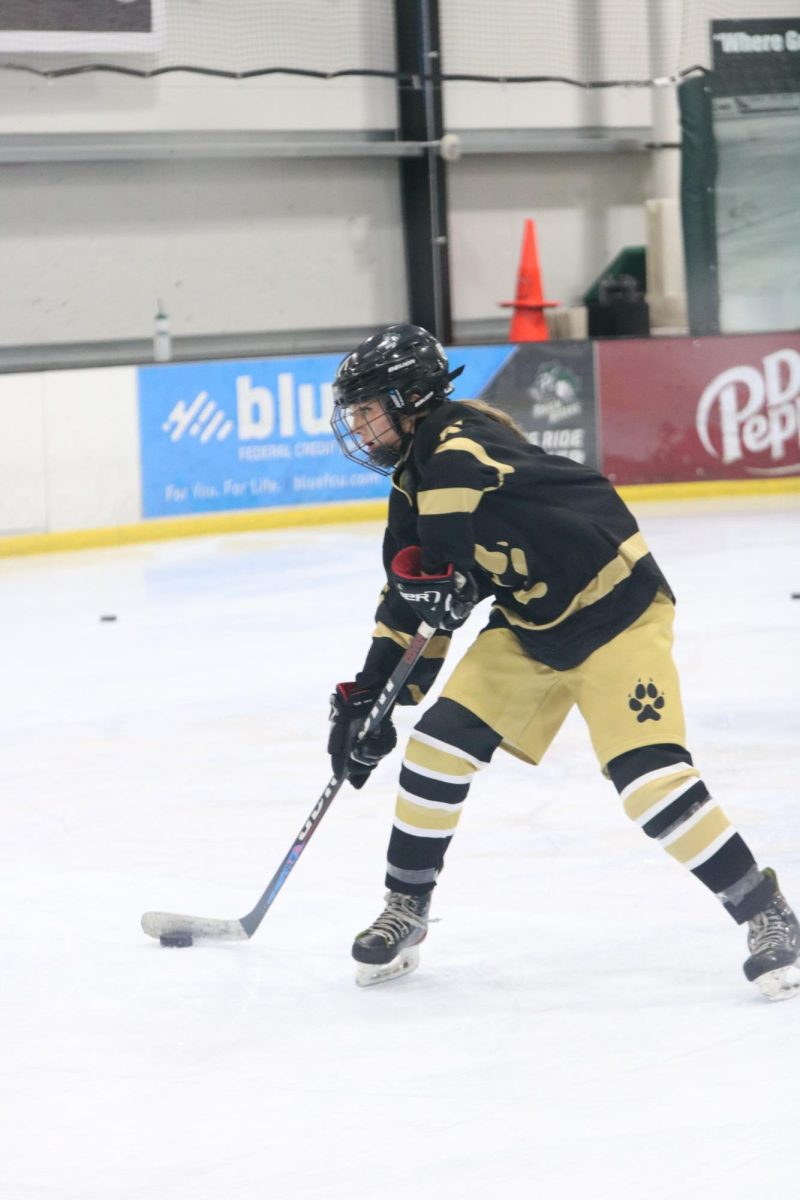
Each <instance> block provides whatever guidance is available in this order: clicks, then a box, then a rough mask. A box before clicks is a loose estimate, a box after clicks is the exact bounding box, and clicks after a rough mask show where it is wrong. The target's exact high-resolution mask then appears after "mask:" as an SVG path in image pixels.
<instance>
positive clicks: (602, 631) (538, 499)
mask: <svg viewBox="0 0 800 1200" xmlns="http://www.w3.org/2000/svg"><path fill="white" fill-rule="evenodd" d="M392 482H393V487H392V493H391V497H390V500H389V520H388V526H387V530H386V534H385V538H384V548H383V556H384V565H385V567H386V569H387V573H388V568H389V564H390V563H391V560H392V558H393V557H394V555H395V554H396V553H397V551H398V550H401V549H402V548H403V547H404V546H409V545H419V546H420V547H421V549H422V561H423V566H424V568H425V569H426V570H428V571H435V570H438V569H440V568H441V567H443V566H444V565H445V564H447V563H451V562H452V563H453V564H454V565H455V567H456V568H457V569H458V570H461V571H470V572H472V574H473V576H474V578H475V580H476V582H477V584H478V589H479V594H480V596H481V598H485V597H487V596H492V597H494V601H493V604H492V608H491V614H490V617H489V627H497V626H505V627H507V628H508V629H510V630H511V631H512V632H513V633H514V634H515V636H516V637H517V638H518V640H519V641H520V643H521V645H522V646H523V647H524V649H525V650H526V652H527V653H528V654H530V655H531V656H532V657H533V658H535V659H537V660H539V661H540V662H542V663H545V664H546V665H547V666H550V667H553V668H555V669H556V670H566V669H569V668H571V667H575V666H577V665H578V664H579V663H581V662H582V661H583V660H584V659H585V658H586V657H588V655H589V654H591V653H592V652H593V651H594V650H596V649H597V648H598V647H599V646H602V645H603V644H604V643H606V642H607V641H610V639H611V638H613V637H615V636H616V635H617V634H618V633H620V632H621V631H622V630H623V629H625V628H627V626H629V625H631V624H632V623H633V622H634V621H635V620H636V619H637V618H638V617H639V616H640V615H641V614H642V613H643V612H644V610H645V609H646V608H647V606H648V605H649V604H650V602H651V600H652V599H653V597H654V596H655V594H656V592H657V591H658V590H659V589H661V590H662V591H664V592H665V593H666V594H667V595H669V596H670V598H672V593H671V592H670V589H669V586H668V584H667V582H666V580H665V578H664V576H663V575H662V573H661V571H660V570H659V568H658V566H657V564H656V562H655V560H654V559H653V557H652V555H651V554H650V552H649V550H648V548H647V545H646V543H645V541H644V538H643V537H642V534H641V532H640V531H639V528H638V526H637V524H636V521H635V519H634V517H633V515H632V513H631V512H630V510H629V509H628V508H627V506H626V505H625V504H624V503H623V501H622V500H621V499H620V497H619V495H618V494H617V492H616V491H615V490H614V488H613V486H612V485H611V484H610V483H609V481H608V480H607V479H606V478H605V477H604V476H603V475H601V474H600V473H599V472H597V471H595V470H593V469H592V468H590V467H585V466H582V465H581V464H579V463H576V462H573V461H572V460H571V459H568V458H562V457H560V456H558V455H554V454H548V453H546V452H545V451H543V450H542V449H540V448H539V447H538V446H534V445H531V444H530V443H529V442H527V441H525V440H523V437H521V436H520V434H519V433H518V432H517V431H516V430H514V429H513V428H510V427H509V426H507V425H506V424H504V423H503V422H501V421H499V420H497V419H496V418H494V417H492V416H491V415H490V414H489V413H487V412H486V411H484V410H482V409H480V408H478V407H473V406H472V405H471V404H470V403H469V402H468V401H466V402H458V401H445V402H444V403H443V404H441V405H440V406H438V407H437V408H435V409H434V410H433V411H432V412H431V413H430V414H428V415H427V416H425V417H424V418H423V419H422V420H420V421H419V423H418V425H417V427H416V430H415V432H414V437H413V439H412V441H411V444H410V446H409V449H408V451H407V453H406V455H405V457H404V460H403V462H402V463H401V464H400V466H399V467H398V469H397V470H396V472H395V474H394V477H393V481H392ZM377 621H378V625H377V628H376V630H375V634H374V643H373V647H372V650H371V651H370V655H369V656H368V658H367V662H366V664H365V668H364V672H362V674H361V675H360V676H359V681H360V682H362V683H364V684H367V683H372V682H379V681H380V679H383V678H385V677H386V675H387V674H388V671H391V669H392V666H393V665H394V662H395V661H396V659H397V658H398V657H399V654H400V652H401V648H402V647H404V646H405V645H407V644H408V641H409V640H410V636H411V635H412V634H413V632H414V631H415V630H416V628H417V624H418V620H417V618H416V617H415V615H414V613H413V612H412V611H411V610H410V609H409V608H408V606H407V605H406V603H405V601H403V600H402V599H401V598H400V597H399V596H398V595H397V593H396V592H395V591H394V590H393V589H391V588H390V587H389V586H388V585H387V587H386V588H385V589H384V591H383V594H382V597H381V602H380V605H379V608H378V612H377ZM447 641H448V635H446V634H441V635H440V636H438V637H437V638H436V639H435V644H434V645H432V646H431V647H430V648H429V657H428V668H427V670H425V669H423V671H422V673H421V674H420V675H419V676H418V675H415V676H414V682H415V683H416V684H417V687H415V688H414V687H412V690H411V692H410V693H408V694H407V695H405V696H404V697H403V699H405V700H406V702H409V701H414V700H416V699H419V694H420V693H422V692H424V691H425V690H426V688H427V686H429V683H430V682H431V680H432V677H433V675H435V669H434V668H435V667H436V666H438V665H441V661H442V659H443V657H444V652H445V651H446V648H447ZM421 665H423V668H424V664H421ZM387 667H388V671H387ZM379 676H380V679H379V678H378V677H379ZM425 676H430V678H426V677H425ZM415 693H416V694H415Z"/></svg>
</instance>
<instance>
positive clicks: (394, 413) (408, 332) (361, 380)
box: [331, 325, 453, 475]
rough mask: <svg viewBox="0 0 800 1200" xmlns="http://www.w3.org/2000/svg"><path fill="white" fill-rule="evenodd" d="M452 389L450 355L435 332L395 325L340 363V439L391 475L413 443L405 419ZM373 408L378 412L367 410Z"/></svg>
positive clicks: (336, 427) (336, 394) (335, 420)
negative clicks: (410, 441)
mask: <svg viewBox="0 0 800 1200" xmlns="http://www.w3.org/2000/svg"><path fill="white" fill-rule="evenodd" d="M452 390H453V389H452V385H451V384H450V376H449V372H448V364H447V355H446V354H445V352H444V349H443V347H442V346H441V345H440V343H439V342H438V341H437V340H436V338H435V337H434V336H433V334H431V333H428V331H427V330H426V329H422V328H421V327H420V326H418V325H389V326H387V327H386V328H385V329H382V330H379V331H378V332H377V333H375V334H373V335H372V336H371V337H369V338H367V339H366V341H364V342H362V343H361V345H360V346H358V347H357V348H356V349H355V350H354V351H353V352H352V353H351V354H348V355H347V357H346V358H344V359H343V360H342V362H341V363H340V364H339V369H338V370H337V372H336V379H335V381H334V385H333V398H334V404H335V407H334V412H333V417H332V419H331V425H332V428H333V432H334V434H335V436H336V440H337V441H338V443H339V445H340V447H341V449H342V451H343V453H344V454H345V455H346V456H347V458H350V459H352V460H353V461H354V462H357V463H360V464H361V465H363V466H367V467H370V468H371V469H372V470H374V471H378V472H379V473H380V474H382V475H388V474H389V473H390V472H391V471H392V470H393V469H394V467H395V466H396V465H397V463H398V462H399V460H400V458H401V457H402V453H403V450H404V448H405V445H406V444H407V439H408V432H407V431H406V430H404V429H403V428H402V425H401V417H403V416H413V415H415V414H417V413H420V412H425V411H426V409H427V408H428V407H429V406H430V405H431V404H435V403H436V402H438V401H441V400H444V398H445V397H446V396H447V395H448V394H449V393H450V392H451V391H452ZM376 402H377V403H378V404H379V407H378V408H377V409H374V406H375V404H376ZM368 406H371V407H372V408H373V409H374V411H372V412H370V413H367V409H368ZM356 412H358V414H359V421H358V433H356V432H355V429H354V425H355V415H356ZM365 417H366V418H367V419H365ZM373 434H374V436H372V435H373ZM389 434H391V436H390V437H389V442H388V444H387V443H386V441H385V440H384V439H386V437H387V435H389Z"/></svg>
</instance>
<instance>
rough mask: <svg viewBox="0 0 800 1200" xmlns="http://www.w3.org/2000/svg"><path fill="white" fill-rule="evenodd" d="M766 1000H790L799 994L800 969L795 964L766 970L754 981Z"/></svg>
mask: <svg viewBox="0 0 800 1200" xmlns="http://www.w3.org/2000/svg"><path fill="white" fill-rule="evenodd" d="M755 982H756V983H757V984H758V986H759V988H760V989H761V991H762V993H763V994H764V995H765V996H766V997H767V999H768V1000H791V998H792V996H797V995H798V994H800V970H798V968H797V966H791V967H779V968H778V969H777V970H776V971H767V973H766V974H765V975H759V977H758V979H756V981H755Z"/></svg>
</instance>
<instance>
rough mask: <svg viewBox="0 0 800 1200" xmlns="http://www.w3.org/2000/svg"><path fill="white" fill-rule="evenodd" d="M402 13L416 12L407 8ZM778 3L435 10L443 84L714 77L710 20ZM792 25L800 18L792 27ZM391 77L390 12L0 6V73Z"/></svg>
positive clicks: (126, 0) (358, 5)
mask: <svg viewBox="0 0 800 1200" xmlns="http://www.w3.org/2000/svg"><path fill="white" fill-rule="evenodd" d="M405 2H406V3H408V4H414V3H416V0H405ZM787 7H790V6H787V4H786V0H758V3H757V4H753V0H660V3H646V2H645V0H491V2H490V0H440V2H439V10H440V24H441V37H442V63H443V67H444V79H445V80H451V81H455V80H476V81H485V82H495V83H496V82H523V81H525V82H528V81H537V80H541V81H546V80H559V81H563V82H566V83H570V84H574V85H576V86H581V87H609V86H614V85H627V86H648V85H649V84H651V83H652V82H653V81H654V80H656V79H663V78H677V77H679V76H681V75H683V74H686V73H688V72H690V71H692V70H695V69H697V68H704V69H707V68H708V67H710V65H711V50H710V35H709V28H710V22H711V21H712V20H720V19H733V20H737V19H745V18H748V17H753V15H754V9H755V10H756V13H755V15H757V16H758V17H759V18H763V17H769V16H776V17H783V16H786V12H785V9H786V8H787ZM798 24H800V20H799V21H798ZM2 68H5V69H7V70H19V71H30V72H33V73H35V74H38V75H42V76H45V77H48V78H56V77H59V76H63V75H70V74H77V73H81V72H85V71H118V72H122V73H125V74H132V75H136V76H141V77H143V78H148V77H152V76H154V75H159V74H163V73H165V72H169V71H176V70H180V71H194V72H198V73H203V74H212V75H220V76H222V77H230V78H243V77H251V76H259V75H270V74H288V75H301V76H302V75H306V76H311V77H314V78H336V77H340V76H342V75H363V76H368V75H382V76H387V77H392V76H395V74H396V69H395V45H394V5H393V3H392V0H0V69H2Z"/></svg>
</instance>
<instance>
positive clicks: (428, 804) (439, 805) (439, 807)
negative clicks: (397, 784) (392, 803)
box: [397, 788, 464, 813]
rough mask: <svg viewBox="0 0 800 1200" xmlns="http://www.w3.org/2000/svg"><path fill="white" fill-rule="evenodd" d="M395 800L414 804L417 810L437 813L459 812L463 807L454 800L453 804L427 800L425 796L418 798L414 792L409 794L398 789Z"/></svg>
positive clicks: (402, 789)
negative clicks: (424, 809) (421, 809)
mask: <svg viewBox="0 0 800 1200" xmlns="http://www.w3.org/2000/svg"><path fill="white" fill-rule="evenodd" d="M397 799H398V800H405V801H406V802H407V803H408V804H415V805H416V806H417V807H418V808H430V809H435V810H436V811H437V812H449V813H452V812H460V811H461V809H462V808H463V807H464V801H463V800H456V801H455V803H453V804H451V803H450V801H449V800H428V799H427V798H426V797H425V796H418V795H417V794H416V793H415V792H410V791H409V790H408V788H398V789H397Z"/></svg>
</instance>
